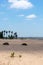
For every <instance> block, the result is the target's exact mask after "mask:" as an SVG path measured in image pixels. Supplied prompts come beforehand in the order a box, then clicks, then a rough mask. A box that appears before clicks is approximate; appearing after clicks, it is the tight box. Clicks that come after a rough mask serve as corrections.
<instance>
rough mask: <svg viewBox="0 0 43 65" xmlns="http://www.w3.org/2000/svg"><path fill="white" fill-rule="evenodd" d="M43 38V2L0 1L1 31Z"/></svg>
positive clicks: (34, 0) (30, 0)
mask: <svg viewBox="0 0 43 65" xmlns="http://www.w3.org/2000/svg"><path fill="white" fill-rule="evenodd" d="M2 30H11V31H14V32H17V33H18V36H23V37H43V0H0V31H2Z"/></svg>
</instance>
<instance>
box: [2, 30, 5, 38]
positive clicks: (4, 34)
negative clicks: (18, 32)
mask: <svg viewBox="0 0 43 65" xmlns="http://www.w3.org/2000/svg"><path fill="white" fill-rule="evenodd" d="M5 32H6V31H5V30H4V31H3V35H4V38H5Z"/></svg>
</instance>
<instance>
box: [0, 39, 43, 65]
mask: <svg viewBox="0 0 43 65" xmlns="http://www.w3.org/2000/svg"><path fill="white" fill-rule="evenodd" d="M4 42H8V43H9V45H3V43H4ZM22 43H27V46H23V45H21V44H22ZM12 52H14V53H15V54H14V55H15V56H14V57H13V58H11V57H10V56H11V53H12ZM19 55H21V57H19ZM0 65H43V40H38V39H23V40H22V39H12V40H10V39H9V40H8V39H7V40H5V39H0Z"/></svg>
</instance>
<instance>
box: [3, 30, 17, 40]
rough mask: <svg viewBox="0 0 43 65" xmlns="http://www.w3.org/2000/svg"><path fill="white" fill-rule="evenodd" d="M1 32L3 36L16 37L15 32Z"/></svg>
mask: <svg viewBox="0 0 43 65" xmlns="http://www.w3.org/2000/svg"><path fill="white" fill-rule="evenodd" d="M2 32H3V38H11V39H12V38H16V39H17V32H15V33H13V31H5V30H4V31H2Z"/></svg>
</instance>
